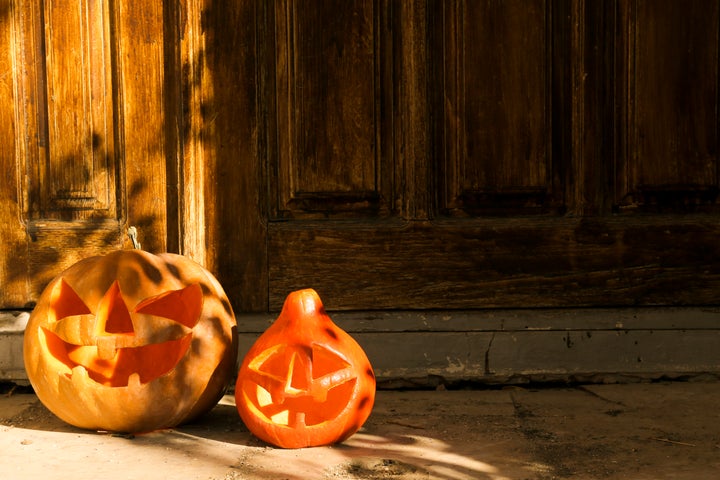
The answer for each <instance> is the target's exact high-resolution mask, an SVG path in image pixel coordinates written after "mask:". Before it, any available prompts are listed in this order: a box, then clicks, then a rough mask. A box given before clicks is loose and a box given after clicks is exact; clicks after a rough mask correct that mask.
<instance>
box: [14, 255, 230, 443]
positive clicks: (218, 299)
mask: <svg viewBox="0 0 720 480" xmlns="http://www.w3.org/2000/svg"><path fill="white" fill-rule="evenodd" d="M23 349H24V350H23V356H24V361H25V369H26V371H27V375H28V378H29V380H30V383H31V384H32V386H33V388H34V389H35V392H36V393H37V396H38V398H39V399H40V401H41V402H42V403H43V404H44V405H45V406H46V407H47V408H48V409H49V410H50V411H52V412H53V413H54V414H55V415H57V416H58V417H60V418H61V419H62V420H64V421H66V422H67V423H70V424H72V425H75V426H77V427H81V428H88V429H94V430H108V431H120V432H144V431H150V430H155V429H159V428H168V427H173V426H176V425H178V424H180V423H184V422H187V421H189V420H192V419H193V418H195V417H197V416H199V415H201V414H202V413H204V412H206V411H208V410H210V409H211V408H212V407H213V406H214V405H215V404H216V403H217V402H218V400H219V399H220V397H221V396H222V394H223V393H224V390H225V388H226V386H227V384H228V381H229V380H230V379H231V378H232V376H233V375H234V368H235V366H236V356H237V335H236V322H235V316H234V314H233V311H232V308H231V306H230V303H229V302H228V299H227V297H226V296H225V293H224V291H223V289H222V287H221V286H220V284H219V283H218V281H217V280H216V279H215V277H213V276H212V274H210V272H208V271H207V270H205V269H204V268H202V267H201V266H200V265H198V264H197V263H195V262H193V261H192V260H190V259H188V258H186V257H183V256H180V255H175V254H170V253H164V254H160V255H153V254H150V253H148V252H144V251H141V250H123V251H116V252H113V253H110V254H108V255H105V256H97V257H91V258H86V259H84V260H81V261H80V262H78V263H76V264H74V265H73V266H71V267H70V268H68V269H67V270H65V271H64V272H62V273H61V274H60V275H58V276H57V277H56V278H55V279H53V280H52V281H51V282H50V284H48V286H47V287H46V288H45V290H44V291H43V293H42V295H41V296H40V298H39V300H38V303H37V305H36V307H35V309H34V310H33V312H32V314H31V315H30V319H29V320H28V324H27V327H26V329H25V337H24V344H23Z"/></svg>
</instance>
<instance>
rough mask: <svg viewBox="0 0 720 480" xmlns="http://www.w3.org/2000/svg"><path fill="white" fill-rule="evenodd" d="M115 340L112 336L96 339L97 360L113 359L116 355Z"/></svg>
mask: <svg viewBox="0 0 720 480" xmlns="http://www.w3.org/2000/svg"><path fill="white" fill-rule="evenodd" d="M116 340H117V339H116V338H115V336H114V335H111V336H107V337H98V338H97V354H98V358H100V359H101V360H111V359H113V358H115V354H116V353H117V347H116V346H115V341H116Z"/></svg>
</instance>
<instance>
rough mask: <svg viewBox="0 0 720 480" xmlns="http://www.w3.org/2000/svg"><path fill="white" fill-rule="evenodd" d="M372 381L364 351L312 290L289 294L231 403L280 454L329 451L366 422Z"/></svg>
mask: <svg viewBox="0 0 720 480" xmlns="http://www.w3.org/2000/svg"><path fill="white" fill-rule="evenodd" d="M374 401H375V375H374V373H373V369H372V366H371V365H370V362H369V361H368V358H367V356H366V355H365V352H364V351H363V350H362V348H361V347H360V345H358V343H357V342H356V341H355V340H354V339H353V338H352V337H351V336H350V335H348V334H347V333H346V332H345V331H343V330H342V329H340V328H339V327H338V326H337V325H335V324H334V323H333V322H332V320H331V319H330V317H329V316H328V315H327V313H325V309H324V307H323V304H322V302H321V300H320V297H319V296H318V294H317V293H316V292H315V290H312V289H306V290H299V291H296V292H293V293H291V294H290V295H289V296H288V297H287V299H286V300H285V304H284V306H283V309H282V312H281V313H280V316H279V317H278V318H277V320H275V322H274V323H273V324H272V325H271V326H270V327H269V328H268V329H267V330H266V331H265V332H264V333H263V334H262V335H261V336H260V338H258V340H257V341H256V342H255V344H254V345H253V346H252V348H251V349H250V351H249V352H248V353H247V355H246V356H245V359H244V361H243V363H242V365H241V367H240V370H239V372H238V379H237V384H236V385H235V403H236V405H237V409H238V412H239V413H240V417H241V418H242V420H243V421H244V422H245V425H247V427H248V429H250V431H251V432H252V433H253V434H254V435H255V436H257V437H258V438H260V439H262V440H264V441H265V442H268V443H270V444H273V445H276V446H279V447H283V448H302V447H312V446H319V445H329V444H332V443H336V442H340V441H342V440H345V439H346V438H348V437H349V436H350V435H352V434H353V433H355V432H357V431H358V430H359V429H360V427H361V426H362V425H363V424H364V423H365V420H367V418H368V416H369V415H370V411H371V410H372V407H373V403H374Z"/></svg>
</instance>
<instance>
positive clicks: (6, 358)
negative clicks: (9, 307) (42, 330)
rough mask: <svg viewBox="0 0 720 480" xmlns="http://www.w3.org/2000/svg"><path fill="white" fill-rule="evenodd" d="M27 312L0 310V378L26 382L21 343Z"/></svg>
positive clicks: (28, 315) (28, 316) (28, 314)
mask: <svg viewBox="0 0 720 480" xmlns="http://www.w3.org/2000/svg"><path fill="white" fill-rule="evenodd" d="M28 318H30V313H29V312H18V311H14V312H7V311H3V312H0V380H5V381H11V382H16V383H26V382H27V375H26V374H25V366H24V364H23V356H22V343H23V334H24V333H25V325H27V321H28Z"/></svg>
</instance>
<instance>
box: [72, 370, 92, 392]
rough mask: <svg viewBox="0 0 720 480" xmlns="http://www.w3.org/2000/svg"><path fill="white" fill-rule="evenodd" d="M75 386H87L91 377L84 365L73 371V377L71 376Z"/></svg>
mask: <svg viewBox="0 0 720 480" xmlns="http://www.w3.org/2000/svg"><path fill="white" fill-rule="evenodd" d="M70 378H71V380H72V383H73V385H75V386H76V387H82V386H84V385H86V384H87V382H88V381H89V378H90V376H89V375H88V371H87V369H86V368H85V367H83V366H82V365H75V366H74V367H73V369H72V375H71V376H70Z"/></svg>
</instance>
